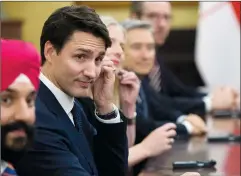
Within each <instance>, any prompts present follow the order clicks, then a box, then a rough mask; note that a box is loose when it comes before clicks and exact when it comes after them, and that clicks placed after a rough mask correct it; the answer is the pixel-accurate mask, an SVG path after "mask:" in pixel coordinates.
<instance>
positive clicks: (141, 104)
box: [136, 86, 149, 118]
mask: <svg viewBox="0 0 241 176" xmlns="http://www.w3.org/2000/svg"><path fill="white" fill-rule="evenodd" d="M136 109H137V115H138V116H141V117H143V118H148V116H149V112H148V105H147V100H146V95H145V92H144V90H143V87H142V86H141V87H140V91H139V96H138V99H137V107H136Z"/></svg>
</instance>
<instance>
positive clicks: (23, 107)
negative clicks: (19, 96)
mask: <svg viewBox="0 0 241 176" xmlns="http://www.w3.org/2000/svg"><path fill="white" fill-rule="evenodd" d="M14 120H16V121H23V122H26V123H27V124H34V122H35V108H34V107H32V106H29V104H28V103H27V102H26V100H25V99H24V100H22V101H21V102H19V103H18V105H16V112H15V118H14Z"/></svg>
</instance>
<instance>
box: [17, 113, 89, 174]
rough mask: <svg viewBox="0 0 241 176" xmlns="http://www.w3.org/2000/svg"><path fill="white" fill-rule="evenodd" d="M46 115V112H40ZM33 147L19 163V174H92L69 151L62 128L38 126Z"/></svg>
mask: <svg viewBox="0 0 241 176" xmlns="http://www.w3.org/2000/svg"><path fill="white" fill-rule="evenodd" d="M40 115H44V114H41V113H40V114H39V116H40ZM36 136H38V137H37V138H35V141H34V145H33V148H34V149H30V151H29V152H28V153H27V154H26V155H25V157H23V159H22V160H21V161H20V162H19V163H18V164H17V166H16V170H17V172H18V174H19V175H25V176H32V175H35V176H43V175H44V176H73V175H74V176H90V174H89V173H88V172H87V171H86V170H85V169H84V168H83V167H82V166H81V164H80V163H79V160H78V158H77V157H76V156H75V155H74V154H73V153H71V152H70V151H69V149H68V147H67V145H68V142H67V141H66V140H65V139H64V138H63V137H62V136H63V134H61V130H59V131H53V130H51V129H49V130H47V129H46V128H45V129H42V128H41V127H38V128H36ZM43 139H44V140H43Z"/></svg>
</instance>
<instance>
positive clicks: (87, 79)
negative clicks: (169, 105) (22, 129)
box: [16, 6, 128, 176]
mask: <svg viewBox="0 0 241 176" xmlns="http://www.w3.org/2000/svg"><path fill="white" fill-rule="evenodd" d="M40 45H41V56H42V70H41V74H40V80H41V84H40V89H39V92H38V95H37V100H36V136H35V140H34V144H33V148H32V149H30V150H29V152H28V153H27V154H26V155H25V157H24V158H23V159H22V160H21V161H20V162H19V163H17V164H16V169H17V171H18V172H19V174H20V175H24V176H28V175H29V176H32V175H35V176H90V175H96V176H97V175H100V176H108V175H110V176H113V175H115V176H118V175H120V176H124V175H125V174H126V171H127V168H128V160H127V159H128V147H127V138H126V121H125V117H124V116H123V115H122V114H121V113H120V112H119V110H118V108H117V107H116V106H115V105H114V104H113V103H112V99H113V87H114V79H115V75H114V67H113V63H112V62H111V61H110V60H103V57H104V55H105V51H106V49H107V48H108V47H109V46H110V45H111V40H110V38H109V34H108V31H107V29H106V26H105V25H104V24H103V23H102V21H101V20H100V18H99V16H98V15H97V14H96V13H95V11H94V10H93V9H90V8H88V7H85V6H67V7H63V8H60V9H57V10H56V11H55V12H53V13H52V14H51V15H50V17H49V18H48V19H47V20H46V22H45V23H44V26H43V30H42V34H41V41H40ZM92 87H93V100H94V101H93V102H90V106H87V107H82V104H80V103H79V102H78V101H76V100H75V98H74V97H86V96H88V93H89V91H90V89H91V88H92ZM92 116H94V118H95V119H96V121H95V122H96V123H95V124H94V126H92V125H91V124H90V123H89V121H88V118H93V117H92Z"/></svg>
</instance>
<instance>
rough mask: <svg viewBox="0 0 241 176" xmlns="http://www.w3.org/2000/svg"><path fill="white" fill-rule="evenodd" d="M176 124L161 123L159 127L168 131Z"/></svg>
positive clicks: (174, 127)
mask: <svg viewBox="0 0 241 176" xmlns="http://www.w3.org/2000/svg"><path fill="white" fill-rule="evenodd" d="M176 127H177V126H176V125H175V124H174V123H166V124H164V125H162V126H161V127H160V128H162V130H164V131H168V130H170V129H176Z"/></svg>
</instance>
